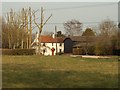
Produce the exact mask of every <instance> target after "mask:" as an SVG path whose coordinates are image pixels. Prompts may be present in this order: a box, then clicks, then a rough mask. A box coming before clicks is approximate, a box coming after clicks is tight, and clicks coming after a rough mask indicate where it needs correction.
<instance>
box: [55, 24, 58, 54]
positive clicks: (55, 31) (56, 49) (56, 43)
mask: <svg viewBox="0 0 120 90" xmlns="http://www.w3.org/2000/svg"><path fill="white" fill-rule="evenodd" d="M55 38H56V55H57V53H58V52H57V51H58V50H57V26H55Z"/></svg>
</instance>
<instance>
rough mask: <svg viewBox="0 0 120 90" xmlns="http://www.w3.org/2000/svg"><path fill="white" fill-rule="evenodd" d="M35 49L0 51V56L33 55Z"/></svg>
mask: <svg viewBox="0 0 120 90" xmlns="http://www.w3.org/2000/svg"><path fill="white" fill-rule="evenodd" d="M34 54H35V49H2V55H34Z"/></svg>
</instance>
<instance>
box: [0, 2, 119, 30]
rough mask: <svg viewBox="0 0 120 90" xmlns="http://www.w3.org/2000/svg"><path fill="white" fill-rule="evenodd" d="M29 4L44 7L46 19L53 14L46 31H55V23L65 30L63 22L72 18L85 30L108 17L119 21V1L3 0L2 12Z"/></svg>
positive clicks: (36, 7) (32, 6) (17, 9)
mask: <svg viewBox="0 0 120 90" xmlns="http://www.w3.org/2000/svg"><path fill="white" fill-rule="evenodd" d="M91 5H93V6H91ZM29 6H30V7H31V8H32V9H33V10H37V9H40V7H43V8H44V9H45V12H44V14H45V19H46V18H47V17H48V16H49V15H50V14H52V15H53V16H52V17H51V19H50V20H49V21H48V24H47V25H46V26H45V27H44V31H50V32H54V27H55V25H56V26H57V29H58V30H61V31H64V27H63V23H64V22H66V21H68V20H72V19H76V20H79V21H80V22H81V23H83V26H84V27H83V30H84V29H85V28H86V27H94V26H96V25H98V24H99V23H100V22H101V21H103V20H104V19H107V18H109V19H111V20H113V21H115V22H117V21H118V4H117V2H116V3H115V2H111V3H110V2H101V3H100V2H84V3H83V2H45V3H42V2H3V3H2V13H3V15H5V13H6V12H8V11H10V9H11V8H12V9H13V10H14V11H19V10H20V9H22V8H23V7H24V8H28V7H29ZM39 14H40V11H38V12H37V17H38V18H40V16H39ZM38 21H40V20H38ZM38 23H39V22H38ZM35 31H37V28H36V29H35Z"/></svg>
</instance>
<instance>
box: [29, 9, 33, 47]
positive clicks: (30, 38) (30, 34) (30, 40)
mask: <svg viewBox="0 0 120 90" xmlns="http://www.w3.org/2000/svg"><path fill="white" fill-rule="evenodd" d="M29 21H30V26H29V28H30V33H29V48H31V42H32V15H31V7H29Z"/></svg>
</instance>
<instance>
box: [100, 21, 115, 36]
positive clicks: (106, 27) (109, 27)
mask: <svg viewBox="0 0 120 90" xmlns="http://www.w3.org/2000/svg"><path fill="white" fill-rule="evenodd" d="M99 29H100V34H101V35H102V36H103V35H104V36H112V35H115V34H116V33H117V25H116V24H115V23H114V22H113V21H111V20H110V19H106V20H104V21H103V22H101V24H100V25H99Z"/></svg>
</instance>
